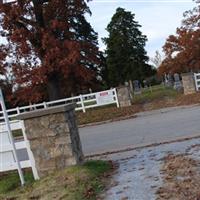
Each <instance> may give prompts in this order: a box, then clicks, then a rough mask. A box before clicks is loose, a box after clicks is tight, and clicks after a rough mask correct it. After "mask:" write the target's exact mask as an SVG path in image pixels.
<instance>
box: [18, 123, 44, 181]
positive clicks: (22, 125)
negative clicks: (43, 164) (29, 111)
mask: <svg viewBox="0 0 200 200" xmlns="http://www.w3.org/2000/svg"><path fill="white" fill-rule="evenodd" d="M21 127H22V133H23V137H24V141H25V143H26V149H27V153H28V157H29V160H30V162H31V168H32V172H33V177H34V179H35V180H39V179H40V177H39V175H38V172H37V169H36V166H35V158H34V156H33V153H32V151H31V148H30V143H29V141H28V139H27V136H26V132H25V127H24V121H23V120H22V121H21Z"/></svg>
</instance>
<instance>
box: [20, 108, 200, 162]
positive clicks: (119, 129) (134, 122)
mask: <svg viewBox="0 0 200 200" xmlns="http://www.w3.org/2000/svg"><path fill="white" fill-rule="evenodd" d="M79 133H80V137H81V142H82V148H83V152H84V154H85V155H92V154H96V153H103V152H107V151H115V150H120V149H126V148H129V147H138V146H145V145H149V144H154V143H159V142H166V141H172V140H176V139H182V138H186V137H193V136H200V106H192V107H187V108H170V109H162V110H159V111H153V112H146V113H139V114H138V117H137V118H133V119H129V120H123V121H117V122H112V123H107V124H102V125H97V126H90V127H84V128H80V129H79ZM18 156H19V159H20V160H26V159H27V158H28V157H27V156H28V155H27V153H26V150H25V149H23V150H20V151H18Z"/></svg>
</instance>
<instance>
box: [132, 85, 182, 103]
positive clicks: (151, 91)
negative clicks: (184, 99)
mask: <svg viewBox="0 0 200 200" xmlns="http://www.w3.org/2000/svg"><path fill="white" fill-rule="evenodd" d="M179 94H180V93H178V92H177V91H176V90H174V89H173V88H171V87H164V86H162V85H158V86H153V87H151V88H145V89H143V90H142V93H141V94H137V95H134V98H133V103H135V104H137V103H147V102H151V101H153V100H159V99H164V98H175V97H177V96H178V95H179Z"/></svg>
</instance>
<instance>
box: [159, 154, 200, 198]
mask: <svg viewBox="0 0 200 200" xmlns="http://www.w3.org/2000/svg"><path fill="white" fill-rule="evenodd" d="M160 173H161V174H163V185H162V186H161V187H160V188H159V189H158V191H157V200H168V199H170V200H199V199H200V190H199V188H200V162H199V161H197V160H194V159H192V158H189V157H188V156H186V155H174V154H171V155H168V156H166V157H165V158H164V164H163V166H162V168H161V171H160Z"/></svg>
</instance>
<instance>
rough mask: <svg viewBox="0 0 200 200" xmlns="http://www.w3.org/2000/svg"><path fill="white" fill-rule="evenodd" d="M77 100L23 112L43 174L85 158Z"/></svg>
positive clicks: (22, 115) (39, 171)
mask: <svg viewBox="0 0 200 200" xmlns="http://www.w3.org/2000/svg"><path fill="white" fill-rule="evenodd" d="M74 110H75V104H68V105H65V106H56V107H52V108H47V109H41V110H36V111H32V112H28V113H23V114H20V115H19V116H18V119H21V120H24V125H25V132H26V135H27V139H28V140H29V142H30V148H31V150H32V152H33V155H34V158H35V164H36V168H37V170H38V174H39V176H40V177H43V176H46V175H48V174H49V173H50V172H52V171H55V170H57V169H63V168H65V167H67V166H70V165H75V164H79V163H81V162H82V161H83V152H82V147H81V141H80V137H79V132H78V127H77V123H76V117H75V112H74Z"/></svg>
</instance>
